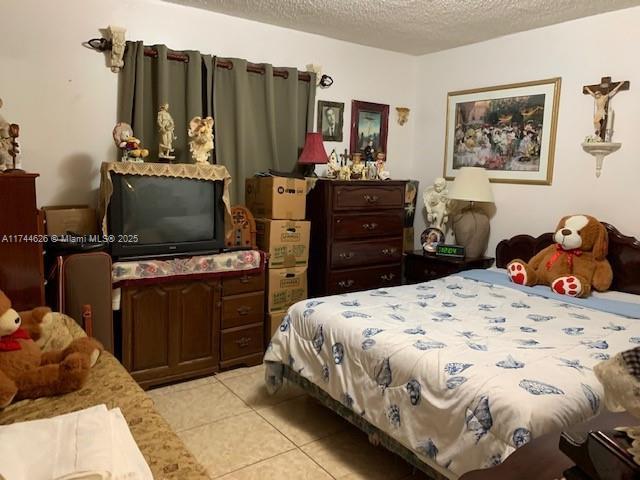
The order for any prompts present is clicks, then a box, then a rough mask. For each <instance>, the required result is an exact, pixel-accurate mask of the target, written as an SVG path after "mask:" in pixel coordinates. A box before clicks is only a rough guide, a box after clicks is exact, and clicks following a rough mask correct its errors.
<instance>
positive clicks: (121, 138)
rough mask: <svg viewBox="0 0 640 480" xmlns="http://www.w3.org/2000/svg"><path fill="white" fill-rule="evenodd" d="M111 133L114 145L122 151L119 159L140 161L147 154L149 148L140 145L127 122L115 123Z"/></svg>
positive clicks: (142, 160)
mask: <svg viewBox="0 0 640 480" xmlns="http://www.w3.org/2000/svg"><path fill="white" fill-rule="evenodd" d="M112 135H113V141H114V142H115V144H116V147H118V148H119V149H120V150H121V152H122V156H121V158H120V160H121V161H123V162H138V163H140V162H144V159H145V158H147V157H148V156H149V150H147V149H146V148H144V147H142V145H141V142H140V140H139V139H137V138H136V137H134V136H133V129H132V128H131V125H129V124H128V123H124V122H119V123H116V126H115V127H114V128H113V133H112Z"/></svg>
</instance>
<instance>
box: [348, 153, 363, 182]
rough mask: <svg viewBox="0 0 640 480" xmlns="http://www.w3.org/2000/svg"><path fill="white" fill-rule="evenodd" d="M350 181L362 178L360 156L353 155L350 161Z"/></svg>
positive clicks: (358, 154) (359, 154)
mask: <svg viewBox="0 0 640 480" xmlns="http://www.w3.org/2000/svg"><path fill="white" fill-rule="evenodd" d="M351 162H352V163H351V175H350V178H351V180H361V179H362V178H363V177H364V166H365V164H364V163H363V162H362V154H361V153H354V154H353V156H352V160H351Z"/></svg>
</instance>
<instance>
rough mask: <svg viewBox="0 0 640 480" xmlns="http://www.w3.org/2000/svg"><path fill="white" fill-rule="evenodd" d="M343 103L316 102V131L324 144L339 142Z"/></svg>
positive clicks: (340, 139) (340, 138)
mask: <svg viewBox="0 0 640 480" xmlns="http://www.w3.org/2000/svg"><path fill="white" fill-rule="evenodd" d="M343 117H344V103H339V102H327V101H325V100H318V130H319V131H321V132H322V140H324V141H325V142H341V141H342V126H343V125H344V123H343V122H344V120H343Z"/></svg>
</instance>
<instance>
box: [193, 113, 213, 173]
mask: <svg viewBox="0 0 640 480" xmlns="http://www.w3.org/2000/svg"><path fill="white" fill-rule="evenodd" d="M188 134H189V138H190V139H191V141H190V142H189V149H190V150H191V156H192V157H193V159H194V160H195V162H196V163H209V154H210V153H211V150H213V118H211V117H206V118H202V117H193V119H191V121H190V122H189V131H188Z"/></svg>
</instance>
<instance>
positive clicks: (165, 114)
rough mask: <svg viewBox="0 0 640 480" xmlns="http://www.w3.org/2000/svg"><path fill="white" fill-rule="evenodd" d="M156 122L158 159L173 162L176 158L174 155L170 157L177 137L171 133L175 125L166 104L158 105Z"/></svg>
mask: <svg viewBox="0 0 640 480" xmlns="http://www.w3.org/2000/svg"><path fill="white" fill-rule="evenodd" d="M157 121H158V129H159V134H160V144H159V145H158V157H159V158H164V159H167V160H173V159H175V158H176V156H175V155H172V154H173V152H174V149H173V141H174V140H175V139H176V138H178V137H176V136H175V135H174V133H173V131H174V130H175V123H174V121H173V117H172V116H171V114H170V113H169V104H168V103H164V104H162V105H160V110H159V111H158V118H157Z"/></svg>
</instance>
